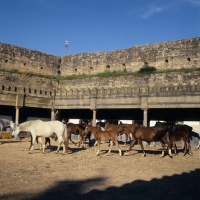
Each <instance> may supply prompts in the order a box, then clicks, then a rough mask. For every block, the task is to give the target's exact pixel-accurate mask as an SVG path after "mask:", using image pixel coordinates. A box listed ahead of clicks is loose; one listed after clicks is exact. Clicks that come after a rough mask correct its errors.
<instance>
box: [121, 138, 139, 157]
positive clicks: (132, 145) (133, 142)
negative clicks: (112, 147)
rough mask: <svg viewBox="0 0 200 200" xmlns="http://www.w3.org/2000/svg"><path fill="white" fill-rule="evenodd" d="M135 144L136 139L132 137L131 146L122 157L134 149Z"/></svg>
mask: <svg viewBox="0 0 200 200" xmlns="http://www.w3.org/2000/svg"><path fill="white" fill-rule="evenodd" d="M136 142H137V140H136V138H134V137H133V140H132V142H131V144H130V147H129V149H128V150H127V151H126V152H125V154H124V155H128V154H129V153H130V151H131V148H132V147H134V145H135V143H136Z"/></svg>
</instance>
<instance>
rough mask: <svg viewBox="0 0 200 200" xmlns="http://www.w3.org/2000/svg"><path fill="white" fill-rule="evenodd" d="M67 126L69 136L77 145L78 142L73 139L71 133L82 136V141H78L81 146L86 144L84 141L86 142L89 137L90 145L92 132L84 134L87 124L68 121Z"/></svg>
mask: <svg viewBox="0 0 200 200" xmlns="http://www.w3.org/2000/svg"><path fill="white" fill-rule="evenodd" d="M66 126H67V134H68V138H69V140H70V141H71V142H72V143H73V144H74V145H76V143H75V142H74V141H73V140H72V139H71V134H74V135H79V136H80V141H79V143H78V147H80V145H82V147H84V146H85V144H84V141H85V143H86V139H87V138H88V139H89V145H90V133H88V134H87V135H84V130H85V127H86V124H73V123H68V124H66Z"/></svg>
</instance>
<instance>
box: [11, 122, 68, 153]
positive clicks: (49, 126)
mask: <svg viewBox="0 0 200 200" xmlns="http://www.w3.org/2000/svg"><path fill="white" fill-rule="evenodd" d="M11 127H12V129H13V132H12V137H14V138H17V137H18V135H19V133H20V131H26V132H30V134H31V136H32V143H31V147H30V149H29V153H32V151H33V149H34V143H35V140H36V137H38V138H40V142H41V143H42V139H41V137H51V136H52V135H53V134H54V133H55V134H56V136H57V138H58V148H57V150H56V153H58V152H59V149H60V146H61V145H62V146H63V154H65V153H66V151H68V141H69V140H68V137H67V130H66V126H65V125H64V124H63V123H62V122H60V121H47V122H43V121H41V120H32V121H26V122H23V123H21V124H19V125H17V126H14V123H13V122H11ZM42 149H43V153H44V149H45V145H43V143H42Z"/></svg>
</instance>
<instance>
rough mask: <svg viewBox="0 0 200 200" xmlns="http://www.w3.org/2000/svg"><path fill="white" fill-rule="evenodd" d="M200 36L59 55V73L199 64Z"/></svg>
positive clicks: (184, 66) (165, 67)
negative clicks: (118, 48)
mask: <svg viewBox="0 0 200 200" xmlns="http://www.w3.org/2000/svg"><path fill="white" fill-rule="evenodd" d="M199 52H200V38H192V39H184V40H176V41H170V42H161V43H154V44H146V45H142V46H134V47H132V48H129V49H123V50H116V51H112V52H98V53H85V54H76V55H69V56H64V57H62V61H61V74H62V75H69V74H82V73H85V74H95V73H99V72H105V71H108V70H109V71H114V70H116V71H118V70H124V69H126V70H127V71H132V72H133V71H138V70H139V69H140V68H141V67H143V66H145V65H148V66H154V67H156V68H157V69H178V68H188V67H190V68H191V67H200V53H199Z"/></svg>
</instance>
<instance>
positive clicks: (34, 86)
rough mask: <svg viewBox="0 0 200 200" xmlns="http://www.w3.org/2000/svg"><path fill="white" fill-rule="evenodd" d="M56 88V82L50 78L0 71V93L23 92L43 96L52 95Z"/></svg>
mask: <svg viewBox="0 0 200 200" xmlns="http://www.w3.org/2000/svg"><path fill="white" fill-rule="evenodd" d="M57 88H58V83H57V82H56V81H53V80H50V79H45V78H39V77H28V76H24V75H19V74H11V73H8V72H0V92H1V93H2V92H7V93H8V92H9V93H16V94H17V93H19V94H24V93H25V94H27V95H34V96H43V97H45V96H52V95H54V93H55V91H56V89H57Z"/></svg>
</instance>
